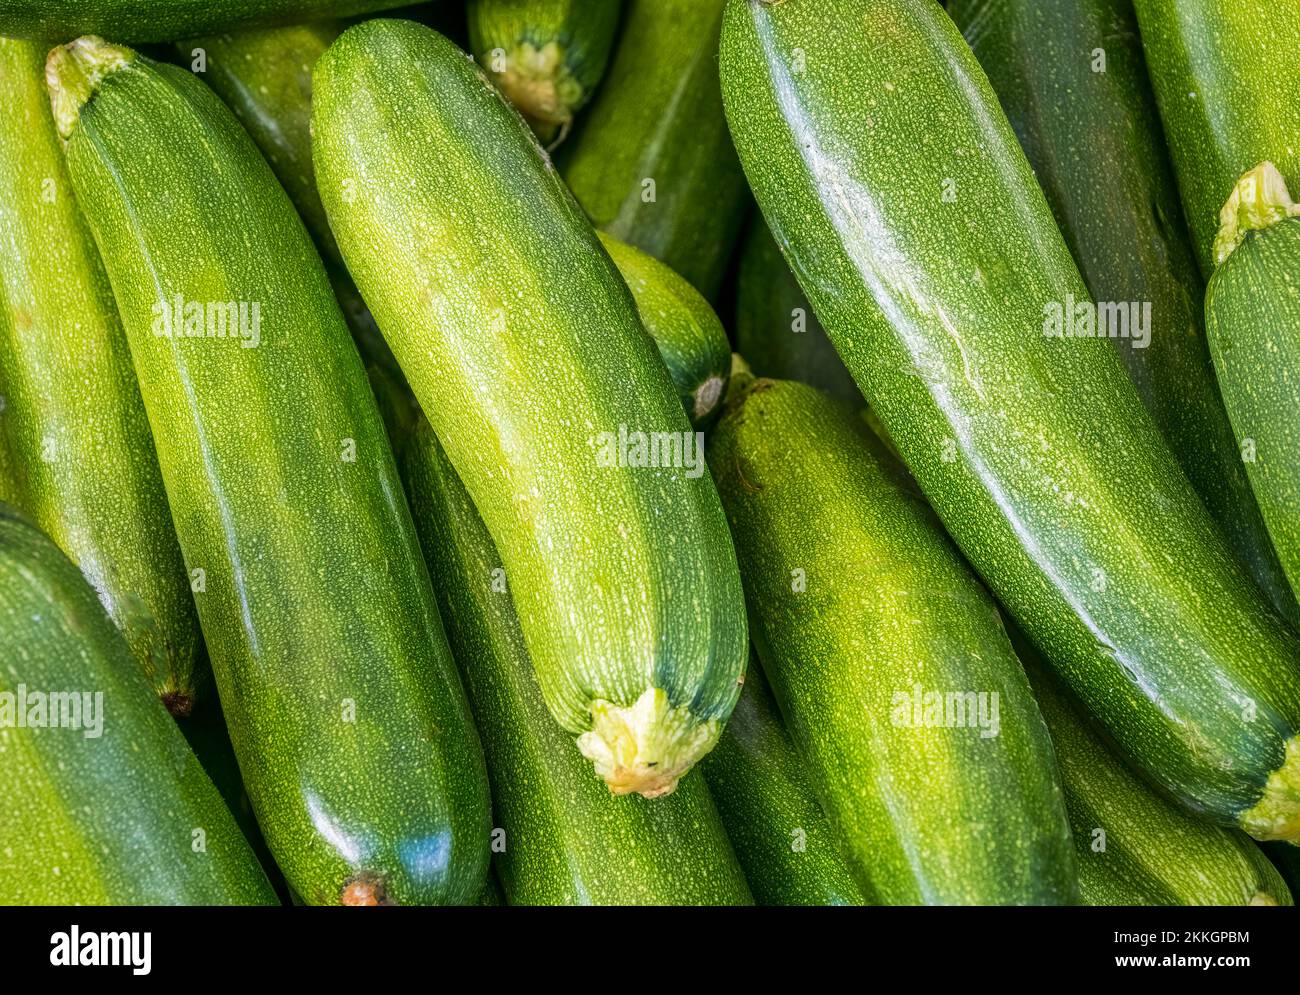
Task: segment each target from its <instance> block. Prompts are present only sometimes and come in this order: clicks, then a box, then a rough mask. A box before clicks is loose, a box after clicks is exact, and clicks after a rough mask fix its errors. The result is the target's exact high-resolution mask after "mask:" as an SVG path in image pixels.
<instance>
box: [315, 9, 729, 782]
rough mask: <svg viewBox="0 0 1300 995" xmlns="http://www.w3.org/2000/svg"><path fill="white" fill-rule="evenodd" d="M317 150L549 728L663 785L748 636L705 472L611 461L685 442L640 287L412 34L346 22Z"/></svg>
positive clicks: (432, 48) (321, 174)
mask: <svg viewBox="0 0 1300 995" xmlns="http://www.w3.org/2000/svg"><path fill="white" fill-rule="evenodd" d="M313 142H314V149H315V156H314V157H315V162H316V175H317V178H318V181H319V185H320V190H321V196H322V199H323V201H324V203H325V207H326V210H327V211H328V212H329V217H330V223H331V226H332V228H333V230H334V233H335V235H336V236H337V237H338V240H339V245H340V247H341V248H342V250H343V255H344V257H345V259H346V260H347V263H348V268H349V270H350V271H351V272H352V275H353V276H354V277H355V278H356V282H357V286H358V287H359V288H360V289H361V292H362V294H363V296H364V297H365V299H366V301H367V302H368V303H369V304H370V307H371V310H372V311H373V313H374V315H375V317H376V319H377V321H378V324H379V327H380V329H381V330H382V331H383V333H384V336H385V338H386V339H387V340H388V343H389V345H390V346H391V347H392V349H393V353H394V354H395V355H396V357H397V360H398V362H399V363H400V364H401V367H402V370H403V371H404V372H405V373H406V375H407V378H408V380H409V381H410V384H411V387H412V388H413V390H414V392H415V394H416V396H417V398H418V399H419V401H420V404H421V407H422V408H423V409H424V411H425V413H426V415H427V416H428V418H429V420H430V422H431V423H432V425H433V427H434V430H435V431H436V432H437V435H438V438H439V440H440V441H441V442H442V444H443V446H444V447H445V449H446V451H447V455H448V457H449V458H450V459H451V462H452V465H453V466H454V467H455V468H456V472H457V474H458V476H459V477H460V479H461V480H462V481H463V482H464V484H465V487H466V489H467V490H468V491H469V493H470V494H471V496H472V497H473V499H474V503H475V505H476V507H477V508H478V510H479V513H480V514H481V515H482V516H483V519H484V521H485V522H486V524H487V526H488V530H489V532H490V534H491V535H492V538H493V541H494V542H495V543H496V546H497V549H498V550H499V551H500V553H501V557H502V560H503V561H504V562H505V564H506V569H507V573H508V574H509V577H510V587H511V591H512V593H513V595H514V599H515V607H516V610H517V611H518V612H519V617H520V623H521V627H522V629H523V633H524V638H525V640H526V641H527V645H528V649H529V652H530V654H531V656H532V658H533V664H534V667H535V668H536V670H537V674H538V680H539V683H540V684H541V687H542V693H543V695H544V696H545V698H546V701H547V704H548V706H549V707H550V709H551V712H552V714H553V715H554V716H555V717H556V719H557V720H558V721H559V722H560V724H561V725H563V726H564V727H565V728H566V729H568V730H569V731H570V732H572V733H574V734H575V735H579V736H580V739H579V747H580V748H581V749H582V750H583V751H584V752H585V753H587V755H588V757H589V758H590V759H592V760H593V761H595V763H596V766H597V769H598V772H599V773H600V774H601V775H602V776H605V777H606V778H607V780H608V781H609V783H610V785H611V787H612V788H613V789H614V790H617V791H620V792H623V791H639V792H642V793H648V794H656V793H663V792H666V791H669V790H671V789H672V785H673V783H675V780H676V778H677V777H678V776H680V775H681V774H682V773H685V771H686V770H688V769H689V768H690V766H691V764H693V763H694V762H695V761H696V760H697V759H698V758H699V757H700V756H702V755H703V754H704V753H705V752H707V751H708V749H709V748H710V747H711V746H712V744H713V742H714V741H716V738H717V734H718V732H719V731H720V729H721V725H722V723H723V722H725V721H726V717H727V716H728V715H729V714H730V713H731V709H732V707H733V706H734V704H735V700H736V696H737V695H738V693H739V681H740V680H741V678H742V675H743V673H744V666H745V659H746V646H747V633H746V626H745V616H744V599H743V593H742V591H741V586H740V579H739V575H738V573H737V569H736V562H735V552H734V550H733V549H732V546H731V541H730V537H729V536H728V534H727V528H726V519H725V517H724V515H723V513H722V506H721V504H720V502H719V501H718V496H717V491H716V489H715V488H714V486H713V483H712V481H711V480H710V479H709V477H708V474H707V472H705V470H706V468H705V467H704V465H703V463H702V461H700V462H699V463H697V465H696V466H695V468H694V469H692V470H690V471H689V472H688V471H687V469H686V468H685V467H682V468H679V469H674V468H669V467H664V466H660V467H653V466H651V467H637V466H634V465H632V461H630V460H627V459H623V458H622V457H621V455H620V454H618V453H615V454H612V456H611V454H610V453H609V452H608V450H605V451H604V455H603V456H602V449H601V446H602V445H603V443H602V441H601V440H602V439H604V440H605V442H608V439H609V438H610V437H612V436H611V435H607V434H605V433H611V434H613V433H618V432H620V431H621V429H620V426H625V427H626V428H627V431H628V432H633V431H639V432H645V433H652V432H669V433H673V434H674V436H675V437H676V438H678V439H692V440H693V439H694V438H695V437H694V436H693V435H691V434H690V433H691V426H690V423H689V421H688V419H687V417H686V414H685V412H684V411H683V410H682V406H681V404H680V403H679V402H678V400H677V392H676V390H675V388H674V387H673V384H672V380H671V378H670V377H669V375H668V371H667V369H666V368H665V366H664V364H663V361H662V360H661V359H660V358H659V356H658V354H657V353H656V352H655V347H654V343H653V342H652V341H651V339H650V337H649V336H648V335H647V334H645V331H644V329H643V327H642V325H641V322H640V320H639V318H638V316H637V313H636V307H635V302H634V300H633V298H632V295H631V293H630V292H629V291H628V290H627V287H626V286H625V285H624V283H623V281H622V279H621V278H620V276H619V274H618V271H617V269H616V268H615V267H614V264H613V263H612V262H611V261H610V259H609V256H608V255H607V254H606V253H605V252H604V250H603V249H601V247H600V242H599V240H598V239H597V237H596V234H595V232H594V231H593V230H592V228H591V226H590V224H589V223H588V221H587V220H586V218H584V217H583V216H582V213H581V210H580V209H579V207H578V205H577V204H576V203H575V202H574V201H573V199H572V197H570V196H569V194H568V192H567V191H566V190H565V188H564V185H563V183H562V181H561V180H560V178H559V176H558V174H556V173H555V171H554V170H553V169H551V168H550V166H549V163H548V161H547V160H545V159H544V158H543V154H542V152H541V149H540V148H539V147H538V145H537V143H536V141H535V139H534V138H533V136H532V135H531V133H530V132H529V131H528V129H527V127H526V126H525V125H524V124H523V122H522V121H521V119H520V118H519V115H518V114H516V113H515V112H514V111H513V110H512V109H511V108H510V107H509V106H508V105H507V104H506V103H505V102H504V100H503V99H501V98H500V97H499V95H498V94H497V93H496V91H495V90H494V89H493V88H492V87H491V85H490V84H489V83H488V81H487V79H486V77H485V76H484V75H483V74H482V72H481V71H479V70H478V69H477V68H476V67H475V65H474V64H473V63H471V62H470V61H469V60H468V59H466V58H465V56H464V53H462V52H461V51H460V50H459V49H457V48H456V47H455V46H454V45H452V44H451V43H450V42H448V41H446V39H444V38H442V37H440V36H439V35H437V34H436V33H434V32H432V31H429V30H428V29H427V28H423V27H421V26H419V25H416V24H413V23H411V22H407V21H387V20H373V21H367V22H365V23H363V24H359V25H356V26H354V27H352V28H349V29H348V30H347V31H345V32H344V33H343V34H342V35H341V36H340V38H339V40H338V41H337V42H335V43H334V45H333V46H331V48H330V50H329V51H328V52H326V53H325V55H324V56H323V57H322V58H321V60H320V62H318V63H317V66H316V75H315V82H314V122H313ZM449 163H450V164H454V168H451V167H449V166H447V165H445V164H449ZM502 163H508V164H509V166H510V168H509V169H503V168H502V165H501V164H502ZM502 233H509V248H510V251H509V252H503V251H502V248H501V247H502V243H501V237H502ZM431 330H432V331H431ZM696 453H698V448H697V449H696ZM602 462H603V463H605V465H601V463H602ZM661 462H662V461H661ZM611 463H612V464H614V465H610V464H611ZM690 474H694V476H692V475H690ZM664 522H672V523H674V524H673V534H674V541H673V542H672V543H664V542H662V541H661V540H662V536H661V531H662V529H663V527H664V526H663V523H664ZM557 550H563V551H564V555H563V556H560V557H557V556H556V555H555V552H556V551H557ZM593 578H598V579H599V583H593ZM629 592H637V595H638V596H637V598H636V599H635V600H633V599H630V598H629V597H628V593H629ZM638 703H640V705H639V706H638Z"/></svg>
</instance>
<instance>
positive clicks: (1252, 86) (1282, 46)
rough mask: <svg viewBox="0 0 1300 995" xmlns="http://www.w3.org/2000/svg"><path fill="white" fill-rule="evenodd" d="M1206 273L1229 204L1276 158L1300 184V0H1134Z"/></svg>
mask: <svg viewBox="0 0 1300 995" xmlns="http://www.w3.org/2000/svg"><path fill="white" fill-rule="evenodd" d="M1133 6H1134V8H1135V9H1136V11H1137V16H1138V24H1139V25H1140V26H1141V28H1142V47H1143V48H1144V49H1145V50H1146V55H1147V64H1148V67H1149V68H1150V71H1151V81H1152V83H1153V84H1154V85H1155V91H1156V97H1157V99H1158V100H1159V102H1160V116H1161V118H1162V119H1163V121H1164V127H1165V136H1166V139H1167V140H1168V142H1169V149H1170V152H1171V153H1172V155H1173V160H1174V167H1175V170H1176V171H1177V174H1178V185H1179V188H1180V189H1181V191H1182V195H1183V206H1184V208H1185V209H1186V211H1187V223H1188V226H1189V227H1190V228H1191V230H1192V235H1193V237H1194V239H1195V242H1196V248H1197V256H1198V258H1199V260H1200V263H1201V272H1202V274H1203V275H1204V276H1205V277H1206V278H1207V279H1208V278H1209V276H1210V274H1211V273H1212V272H1213V270H1214V255H1213V251H1212V249H1213V243H1214V236H1215V234H1216V233H1217V232H1218V230H1219V209H1220V208H1221V207H1223V204H1224V201H1226V200H1227V199H1228V195H1229V194H1231V193H1232V188H1233V186H1234V185H1235V184H1236V182H1237V177H1239V176H1241V174H1242V173H1244V172H1246V170H1248V169H1252V168H1254V167H1255V166H1256V165H1258V164H1259V163H1260V162H1263V161H1264V160H1266V159H1268V160H1271V161H1272V162H1273V163H1274V165H1276V166H1277V168H1278V169H1280V170H1281V171H1282V175H1283V176H1284V177H1286V179H1287V182H1289V183H1290V184H1291V188H1292V189H1293V190H1294V189H1297V188H1300V139H1298V138H1297V135H1300V0H1134V4H1133Z"/></svg>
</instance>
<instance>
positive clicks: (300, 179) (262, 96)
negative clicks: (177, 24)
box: [176, 21, 343, 264]
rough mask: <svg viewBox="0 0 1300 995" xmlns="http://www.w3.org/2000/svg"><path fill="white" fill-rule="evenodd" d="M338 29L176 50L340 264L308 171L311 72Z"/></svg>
mask: <svg viewBox="0 0 1300 995" xmlns="http://www.w3.org/2000/svg"><path fill="white" fill-rule="evenodd" d="M342 30H343V25H342V24H340V23H339V22H338V21H318V22H316V23H314V24H295V25H290V26H288V27H282V28H261V29H254V30H251V31H238V32H231V33H227V34H222V35H213V36H211V37H206V38H193V39H191V40H189V41H182V42H177V43H176V50H177V53H178V54H179V55H180V57H181V59H182V60H184V61H185V62H186V63H187V64H188V65H189V67H190V69H191V70H192V71H193V72H195V73H198V74H199V75H200V76H201V77H202V78H203V81H204V82H205V83H207V84H208V86H210V87H212V89H214V90H216V91H217V96H219V97H220V98H221V99H222V100H224V101H225V102H226V105H227V106H228V107H229V108H230V109H231V110H232V111H234V112H235V117H237V118H239V123H240V124H242V125H243V126H244V128H245V129H247V131H248V133H249V135H250V136H251V137H252V139H253V141H254V142H256V143H257V147H258V148H259V149H261V150H262V154H263V155H264V156H266V161H267V162H268V163H270V165H271V169H272V170H273V171H274V173H275V175H276V178H277V179H278V180H279V181H280V184H281V186H283V187H284V191H285V193H287V194H288V195H289V199H290V200H292V201H293V203H294V206H295V207H297V208H298V213H299V214H300V215H301V216H302V220H303V222H304V223H305V224H306V225H307V230H308V231H309V232H311V236H312V238H313V239H315V240H316V245H317V247H318V248H319V249H320V251H321V254H322V255H324V256H325V257H326V258H327V259H329V260H330V261H331V262H334V263H336V264H337V263H341V262H342V258H341V257H340V256H339V250H338V246H337V245H335V244H334V236H333V235H332V234H331V233H330V225H329V219H328V218H326V217H325V208H324V207H323V206H321V202H320V194H318V193H317V192H316V175H315V173H314V172H313V171H312V164H311V70H312V66H314V65H315V64H316V60H317V59H319V58H320V57H321V55H322V54H324V52H325V49H327V48H329V46H330V43H331V42H332V41H334V39H335V38H337V37H338V36H339V34H340V32H342Z"/></svg>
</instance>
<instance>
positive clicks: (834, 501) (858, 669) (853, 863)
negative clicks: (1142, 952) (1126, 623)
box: [709, 379, 1075, 905]
mask: <svg viewBox="0 0 1300 995" xmlns="http://www.w3.org/2000/svg"><path fill="white" fill-rule="evenodd" d="M709 465H710V467H711V468H712V469H713V472H714V476H715V477H716V478H717V481H718V488H719V490H720V492H721V494H722V499H723V503H724V505H725V506H726V509H727V517H728V520H729V521H730V523H731V528H732V534H733V535H734V536H735V537H736V549H737V553H738V555H739V557H740V563H741V576H742V578H743V579H744V582H745V594H746V597H747V600H748V604H749V610H750V617H751V619H752V620H753V627H754V643H755V646H756V647H757V649H758V653H759V656H760V658H761V659H762V661H763V670H764V672H765V674H766V675H767V677H768V678H769V679H770V680H771V682H772V689H773V691H774V692H775V694H776V697H777V700H778V701H779V702H780V704H781V713H782V715H784V716H785V719H786V723H787V728H788V729H789V731H790V738H791V739H792V740H793V741H794V743H795V744H796V746H797V747H798V749H799V753H800V755H801V756H802V757H803V759H804V762H805V764H806V765H807V769H808V772H809V775H810V776H811V778H812V779H813V782H814V783H815V784H816V788H817V793H818V796H819V798H820V799H821V802H822V807H823V808H824V809H825V811H826V814H827V816H828V817H829V818H830V820H831V823H832V825H834V826H835V827H836V829H837V832H838V834H839V839H840V841H841V843H842V845H843V848H844V853H845V857H846V858H847V860H848V862H849V865H850V867H851V868H852V869H853V871H854V875H855V877H856V878H857V880H858V882H859V884H860V885H861V886H862V889H863V891H864V892H865V893H866V894H868V895H869V896H871V898H872V899H874V900H875V901H876V902H879V903H881V904H885V905H901V904H963V905H965V904H973V905H996V904H1012V905H1038V904H1070V903H1072V902H1073V900H1074V898H1075V871H1074V861H1073V854H1072V848H1071V844H1070V831H1069V825H1068V823H1067V822H1066V814H1065V807H1064V803H1063V800H1062V795H1061V788H1060V785H1059V784H1058V782H1057V778H1056V770H1055V767H1054V765H1053V763H1052V745H1051V741H1050V740H1049V739H1048V735H1047V729H1046V727H1045V726H1044V724H1043V720H1042V717H1041V716H1040V715H1039V714H1038V709H1037V706H1036V705H1035V704H1034V700H1033V697H1032V696H1031V694H1030V691H1029V684H1028V681H1027V680H1026V679H1025V675H1024V671H1023V670H1022V669H1021V667H1020V662H1019V660H1017V659H1016V655H1015V653H1014V651H1013V650H1012V648H1011V643H1010V641H1009V640H1008V638H1007V635H1006V632H1005V631H1004V629H1003V628H1002V623H1001V619H1000V618H999V616H998V610H997V608H996V607H995V606H994V603H993V599H992V598H991V597H989V595H988V593H987V592H986V591H985V590H984V589H983V587H982V586H981V585H980V583H979V581H978V580H977V579H976V577H975V576H974V575H973V574H972V573H971V572H970V569H969V568H968V567H967V566H966V564H965V562H964V561H963V560H962V558H961V556H960V554H959V553H958V552H957V550H956V548H955V547H953V545H952V544H951V542H950V541H949V540H948V538H947V537H946V536H945V535H944V534H943V531H942V529H941V528H940V526H939V523H938V521H937V520H936V519H935V518H934V516H933V514H932V512H931V511H930V509H929V508H927V507H926V506H925V503H924V501H923V500H922V499H921V498H920V497H919V496H918V495H917V494H916V493H915V492H913V491H911V490H909V489H908V487H907V485H906V484H905V483H904V479H905V478H904V476H903V473H902V469H901V467H899V466H898V465H897V464H896V463H894V462H893V460H892V459H891V457H889V456H888V454H887V452H886V450H885V449H884V447H883V445H882V444H881V443H880V442H879V441H878V440H877V439H876V438H875V436H874V435H872V434H871V433H870V431H869V430H868V429H867V428H866V426H865V425H864V424H863V423H862V422H861V420H860V419H857V418H856V417H855V416H854V415H853V414H852V411H851V409H849V408H847V407H841V406H840V405H839V404H838V403H837V402H835V401H833V400H832V399H830V398H829V397H827V396H826V395H824V394H822V393H820V392H819V391H817V390H815V389H814V388H812V387H808V386H806V385H804V384H799V383H795V382H793V381H773V380H761V379H760V380H757V381H755V382H754V384H753V385H751V387H750V388H749V389H748V390H747V391H746V392H745V393H743V394H742V395H740V397H739V398H737V399H736V400H735V401H734V402H732V403H730V404H728V406H727V410H726V412H725V413H724V414H723V417H722V420H721V421H720V422H719V423H718V427H717V428H716V429H715V431H714V434H713V438H712V441H711V445H710V450H709ZM801 580H802V584H803V587H802V589H801V588H800V586H799V584H800V581H801ZM810 661H815V662H816V665H815V666H811V665H810ZM916 689H920V691H921V693H922V694H927V693H932V692H939V693H943V694H948V693H959V694H965V693H968V692H973V693H975V694H989V695H992V694H996V695H997V698H991V697H990V698H984V699H982V700H983V701H984V702H985V705H984V707H985V709H986V712H985V718H986V719H988V720H989V721H987V722H986V723H985V725H984V726H983V727H981V728H971V727H969V726H961V727H955V726H953V725H947V726H944V725H935V724H921V725H918V724H916V723H915V722H913V721H911V717H910V709H911V705H910V702H911V701H912V700H913V695H914V692H915V691H916ZM898 694H902V695H903V697H904V698H905V699H906V702H907V703H908V704H907V705H906V707H907V708H908V709H909V713H908V714H907V715H904V716H903V718H902V719H901V720H900V719H899V713H898V711H897V710H898V708H899V707H900V705H902V704H903V703H900V702H899V700H898V698H897V695H898ZM994 701H996V702H997V708H998V713H997V715H998V720H997V721H998V725H997V727H996V728H994V727H993V725H992V724H991V722H992V708H993V704H992V702H994ZM964 704H965V699H963V706H964ZM972 707H974V706H972ZM990 731H992V732H993V735H986V733H988V732H990Z"/></svg>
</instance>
